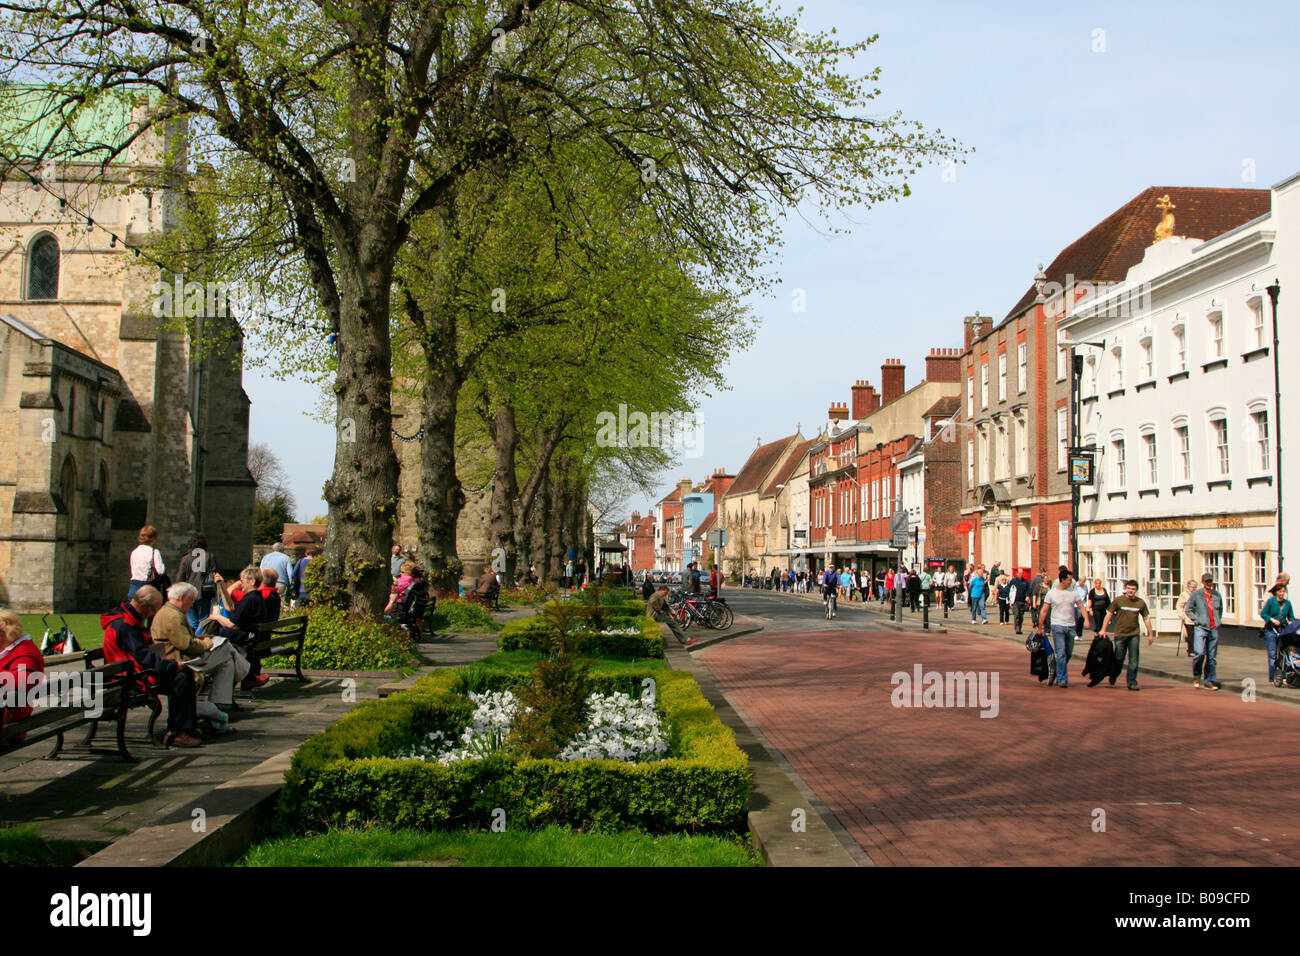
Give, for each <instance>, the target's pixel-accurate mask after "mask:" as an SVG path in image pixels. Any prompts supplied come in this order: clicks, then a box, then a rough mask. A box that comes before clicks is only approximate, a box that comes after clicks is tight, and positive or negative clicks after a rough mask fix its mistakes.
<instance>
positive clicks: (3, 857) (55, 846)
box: [0, 826, 106, 866]
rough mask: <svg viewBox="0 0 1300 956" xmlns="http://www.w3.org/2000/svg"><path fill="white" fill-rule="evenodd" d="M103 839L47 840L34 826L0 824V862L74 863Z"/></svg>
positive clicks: (30, 863)
mask: <svg viewBox="0 0 1300 956" xmlns="http://www.w3.org/2000/svg"><path fill="white" fill-rule="evenodd" d="M104 846H106V844H104V843H77V842H74V841H72V840H48V841H47V840H46V839H44V838H43V837H42V836H41V835H40V833H38V832H37V831H36V828H35V827H26V826H23V827H0V866H76V865H77V864H78V863H80V862H81V861H82V860H84V859H85V858H86V857H88V856H90V854H92V853H94V852H95V851H97V850H101V849H103V848H104Z"/></svg>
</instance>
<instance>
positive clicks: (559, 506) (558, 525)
mask: <svg viewBox="0 0 1300 956" xmlns="http://www.w3.org/2000/svg"><path fill="white" fill-rule="evenodd" d="M567 490H568V486H567V485H566V483H565V477H564V469H563V467H561V468H560V469H558V470H557V473H556V475H555V478H554V480H553V484H552V487H551V513H550V515H548V518H549V519H550V529H551V534H550V538H551V540H550V554H551V563H550V572H551V575H552V576H553V579H558V578H560V577H563V575H564V563H565V561H566V560H567V559H568V555H567V553H566V551H565V548H566V545H565V533H566V528H567V526H568V506H569V501H568V497H567Z"/></svg>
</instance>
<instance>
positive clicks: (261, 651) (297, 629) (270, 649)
mask: <svg viewBox="0 0 1300 956" xmlns="http://www.w3.org/2000/svg"><path fill="white" fill-rule="evenodd" d="M220 630H221V625H220V624H219V623H217V622H216V621H214V620H211V619H208V620H206V621H204V622H203V625H202V626H201V627H200V628H199V636H200V637H214V636H216V634H217V633H218V632H219V631H220ZM252 634H253V639H252V641H250V642H249V643H247V644H238V645H236V646H237V647H238V648H239V650H240V652H241V653H243V655H244V656H245V657H247V658H248V659H249V660H250V661H251V660H253V659H254V656H256V658H257V659H258V660H264V659H265V658H267V657H279V656H281V655H284V654H288V655H292V656H293V669H294V672H295V673H296V674H297V675H298V680H300V681H303V682H306V680H307V677H306V676H305V675H304V674H303V672H302V648H303V644H305V643H306V641H307V615H305V614H301V615H299V616H298V617H282V618H280V619H279V620H278V621H267V622H265V623H263V624H259V625H257V626H256V627H255V628H253V631H252ZM235 689H236V690H238V689H239V688H238V687H236V688H235Z"/></svg>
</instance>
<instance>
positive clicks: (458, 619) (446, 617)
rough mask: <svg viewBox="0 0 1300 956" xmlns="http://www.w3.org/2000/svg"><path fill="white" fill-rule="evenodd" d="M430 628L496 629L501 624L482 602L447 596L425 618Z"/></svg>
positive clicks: (459, 629) (445, 629) (435, 630)
mask: <svg viewBox="0 0 1300 956" xmlns="http://www.w3.org/2000/svg"><path fill="white" fill-rule="evenodd" d="M425 620H426V621H427V622H428V625H429V629H430V630H431V631H433V632H434V633H435V634H436V633H438V632H439V631H495V630H496V629H497V628H498V627H499V626H500V625H498V624H497V622H496V621H494V620H492V615H491V614H489V613H488V611H487V609H486V608H485V607H483V605H481V604H473V603H471V602H469V601H466V600H463V599H462V598H445V599H443V600H441V601H439V602H438V603H437V605H436V606H435V607H434V609H433V610H432V611H430V612H429V614H428V616H427V617H426V618H425Z"/></svg>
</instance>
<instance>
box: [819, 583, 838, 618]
mask: <svg viewBox="0 0 1300 956" xmlns="http://www.w3.org/2000/svg"><path fill="white" fill-rule="evenodd" d="M822 603H823V604H825V605H826V620H828V621H829V620H831V619H832V618H834V617H835V610H836V606H837V605H836V601H835V590H834V588H824V589H823V591H822Z"/></svg>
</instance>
